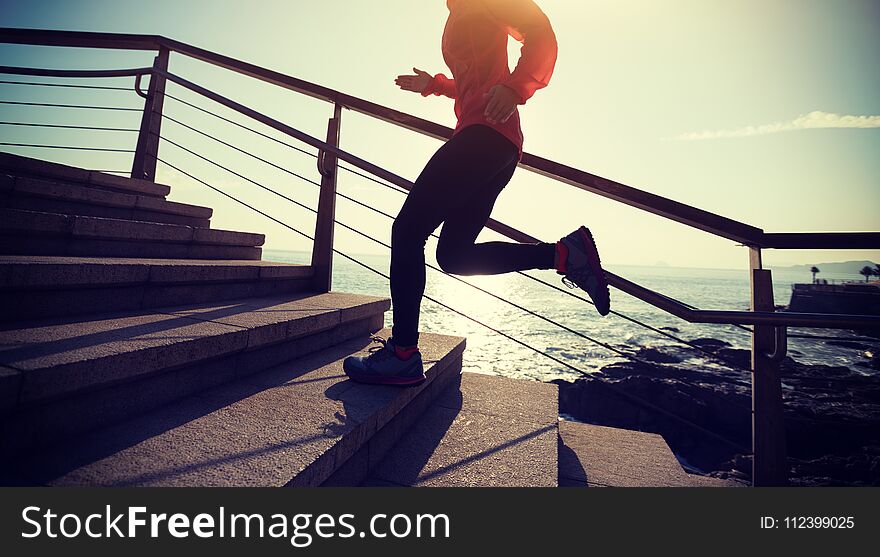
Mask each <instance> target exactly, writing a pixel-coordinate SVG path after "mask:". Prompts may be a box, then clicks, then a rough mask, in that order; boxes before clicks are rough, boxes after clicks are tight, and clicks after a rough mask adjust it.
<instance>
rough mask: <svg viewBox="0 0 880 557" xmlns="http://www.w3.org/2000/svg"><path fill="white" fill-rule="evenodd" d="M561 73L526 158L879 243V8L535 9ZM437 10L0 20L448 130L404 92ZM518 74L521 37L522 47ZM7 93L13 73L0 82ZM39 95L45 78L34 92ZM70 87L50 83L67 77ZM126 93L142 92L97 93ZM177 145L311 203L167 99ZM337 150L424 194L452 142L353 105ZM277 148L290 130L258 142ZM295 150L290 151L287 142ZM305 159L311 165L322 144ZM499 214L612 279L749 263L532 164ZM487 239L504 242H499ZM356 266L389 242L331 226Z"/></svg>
mask: <svg viewBox="0 0 880 557" xmlns="http://www.w3.org/2000/svg"><path fill="white" fill-rule="evenodd" d="M538 4H539V5H540V6H541V8H542V9H543V10H544V11H545V13H547V15H548V17H549V18H550V21H551V23H552V24H553V26H554V29H555V32H556V35H557V39H558V42H559V59H558V63H557V66H556V70H555V73H554V76H553V79H552V81H551V83H550V86H549V87H547V88H546V89H544V90H541V91H539V92H538V93H537V94H536V95H535V97H533V98H532V99H531V100H530V101H529V102H528V103H527V104H526V105H525V106H524V107H521V114H522V122H523V130H524V135H525V150H526V151H527V152H530V153H534V154H537V155H541V156H543V157H547V158H550V159H553V160H556V161H559V162H562V163H565V164H567V165H569V166H573V167H576V168H579V169H582V170H585V171H587V172H590V173H593V174H597V175H599V176H603V177H605V178H609V179H612V180H616V181H619V182H622V183H624V184H627V185H629V186H633V187H636V188H639V189H643V190H646V191H650V192H652V193H655V194H658V195H661V196H664V197H668V198H671V199H675V200H677V201H680V202H683V203H686V204H689V205H693V206H696V207H699V208H702V209H705V210H708V211H711V212H714V213H717V214H720V215H723V216H726V217H729V218H732V219H735V220H739V221H742V222H745V223H748V224H751V225H753V226H757V227H759V228H763V229H764V230H766V231H768V232H801V231H876V230H880V216H878V208H880V156H878V155H880V73H878V72H877V71H876V55H877V53H878V52H880V1H856V0H840V1H835V2H830V1H816V0H761V1H757V0H740V1H737V2H729V1H722V0H665V1H663V2H660V1H646V0H638V1H636V0H539V1H538ZM447 13H448V12H447V8H446V5H445V2H444V1H443V0H417V1H414V0H372V1H363V0H322V1H320V2H315V1H305V0H286V1H267V0H262V1H258V0H254V1H251V2H231V1H223V0H212V1H201V0H188V1H183V0H175V1H173V2H171V1H167V0H152V1H151V2H131V1H127V0H115V1H97V0H95V1H73V0H67V1H44V0H27V1H20V2H18V1H8V0H5V1H0V25H3V26H8V27H28V28H40V29H71V30H83V31H104V32H124V33H149V34H160V35H164V36H168V37H171V38H174V39H177V40H180V41H183V42H188V43H191V44H193V45H196V46H199V47H202V48H206V49H209V50H213V51H216V52H219V53H222V54H226V55H229V56H233V57H235V58H239V59H242V60H245V61H248V62H252V63H255V64H258V65H261V66H264V67H267V68H271V69H274V70H277V71H280V72H283V73H286V74H289V75H293V76H296V77H299V78H301V79H305V80H307V81H311V82H314V83H317V84H320V85H323V86H326V87H330V88H334V89H337V90H340V91H343V92H346V93H348V94H350V95H354V96H357V97H361V98H364V99H367V100H370V101H373V102H376V103H379V104H381V105H385V106H388V107H392V108H395V109H397V110H401V111H403V112H407V113H410V114H414V115H417V116H420V117H422V118H426V119H429V120H432V121H435V122H439V123H442V124H444V125H447V126H450V127H452V126H453V125H454V115H453V113H452V101H451V100H450V99H446V98H441V97H430V98H423V97H421V96H420V95H417V94H413V93H408V92H404V91H401V90H399V89H397V88H396V86H395V85H394V78H395V77H396V76H397V75H399V74H401V73H409V72H410V70H411V68H412V67H413V66H416V67H418V68H420V69H424V70H426V71H428V72H430V73H437V72H445V73H446V74H447V75H449V72H448V69H447V68H446V67H445V65H444V63H443V59H442V56H441V53H440V36H441V33H442V30H443V26H444V23H445V19H446V16H447ZM509 53H510V63H511V66H513V65H515V63H516V60H517V59H518V56H519V44H518V43H516V42H515V41H513V40H512V39H511V41H510V45H509ZM0 59H2V60H3V62H2V63H3V64H5V65H22V66H39V67H52V68H87V69H99V68H123V67H138V66H146V65H149V64H150V63H151V59H152V55H151V54H150V53H146V52H132V51H97V50H89V49H60V48H55V47H25V46H18V45H0ZM170 71H172V72H173V73H176V74H178V75H181V76H183V77H185V78H187V79H190V80H192V81H195V82H197V83H199V84H202V85H204V86H206V87H208V88H210V89H212V90H215V91H217V92H219V93H221V94H223V95H226V96H229V97H231V98H233V99H235V100H238V101H241V102H243V103H244V104H247V105H248V106H251V107H252V108H254V109H256V110H258V111H260V112H263V113H265V114H267V115H269V116H272V117H274V118H277V119H279V120H281V121H283V122H285V123H287V124H289V125H292V126H294V127H297V128H298V129H301V130H303V131H305V132H306V133H309V134H311V135H313V136H315V137H323V136H324V135H325V133H326V123H327V119H328V118H329V117H330V116H331V114H332V106H331V105H329V104H327V103H323V102H321V101H317V100H314V99H309V98H306V97H303V96H302V95H298V94H296V93H294V92H291V91H286V90H281V89H279V88H277V87H273V86H270V85H267V84H262V83H257V82H255V81H254V80H251V79H247V78H244V77H242V76H237V75H235V74H232V73H231V72H229V71H227V70H223V69H219V68H214V67H210V66H208V65H206V64H204V63H201V62H198V61H194V60H190V59H187V58H185V57H183V56H180V55H174V54H172V57H171V64H170ZM0 79H5V80H10V79H14V78H11V77H9V76H0ZM29 79H30V80H32V81H52V80H49V79H40V78H37V79H31V78H29ZM55 81H57V80H55ZM105 84H108V85H115V86H125V87H130V86H131V84H132V80H131V79H115V80H105ZM168 91H169V93H171V94H172V95H175V96H177V97H179V98H180V99H183V100H187V101H189V102H193V103H196V104H198V105H199V106H202V107H204V108H207V109H210V110H212V111H216V112H218V113H219V114H221V115H224V116H226V117H228V118H232V119H234V120H235V121H238V122H241V123H247V124H248V125H251V126H255V127H259V126H258V125H256V124H254V123H251V122H247V119H245V118H243V117H241V116H239V115H236V114H234V113H231V112H230V111H228V110H226V109H224V108H222V107H218V106H217V105H213V104H212V103H211V102H210V101H207V100H205V99H201V98H198V97H197V96H195V95H193V94H191V93H190V92H188V91H185V90H181V88H180V87H176V86H169V89H168ZM0 99H3V100H19V101H43V102H46V101H48V102H64V103H71V102H72V101H77V102H83V103H86V104H104V105H114V106H125V107H131V108H137V107H140V106H142V100H141V99H140V98H139V97H137V96H136V95H135V94H134V93H133V92H131V91H88V90H77V89H63V88H44V87H26V86H18V85H11V84H0ZM166 114H167V115H168V116H170V117H171V118H174V119H177V120H179V121H181V122H184V123H186V124H188V125H190V126H193V127H196V128H198V129H200V130H203V131H204V132H205V133H207V134H208V136H210V137H206V136H204V135H200V134H198V133H196V132H192V131H190V130H188V129H187V128H185V127H183V126H182V125H180V124H177V123H175V122H173V121H170V120H166V121H165V123H164V124H163V129H162V133H163V136H166V137H167V138H168V139H170V140H171V141H174V142H176V143H178V144H179V145H182V146H184V147H186V148H189V149H190V150H192V151H196V152H198V153H199V154H201V155H203V156H205V157H207V158H209V159H212V160H214V161H217V162H220V163H222V164H224V165H225V166H228V167H230V168H232V169H234V170H236V171H237V172H238V173H239V174H241V175H244V176H246V177H248V178H250V179H252V180H254V181H256V182H259V183H260V184H263V185H267V186H269V187H272V188H273V189H277V190H279V191H282V192H283V193H284V194H285V195H286V196H287V197H290V198H292V199H295V200H297V201H300V202H301V203H303V204H305V205H309V206H312V207H314V206H315V205H316V200H317V188H316V187H315V186H314V185H311V184H308V183H306V182H302V181H300V180H298V179H296V178H294V177H293V176H291V175H290V174H289V173H287V172H282V171H280V170H278V169H277V168H274V167H272V166H270V165H266V164H265V163H262V162H260V161H257V160H256V159H254V158H252V157H249V156H247V155H245V154H242V153H239V152H236V151H234V150H231V149H230V148H228V147H225V146H223V145H221V144H219V143H217V142H216V141H214V140H213V139H211V137H214V138H219V139H222V140H224V141H226V142H228V143H232V144H234V145H237V146H240V147H241V148H243V149H244V150H245V151H246V152H248V153H251V154H256V155H258V156H260V157H262V158H265V159H268V160H271V161H273V162H275V163H276V164H278V165H280V166H282V167H284V168H285V169H287V170H289V171H292V172H296V173H299V174H302V175H304V176H306V177H308V178H309V179H311V180H317V179H318V175H317V172H316V170H315V162H314V159H313V158H311V157H309V156H307V155H303V154H301V153H299V152H297V151H295V150H293V149H290V148H288V147H285V146H281V145H278V144H277V143H274V142H272V141H270V140H267V139H264V138H260V137H257V136H255V135H253V134H251V133H249V132H246V131H243V130H241V129H240V128H237V127H235V126H233V125H230V124H227V123H224V122H221V121H219V120H217V119H216V118H213V117H211V116H208V115H206V114H204V113H201V112H199V111H197V110H195V109H192V108H190V107H187V106H186V105H183V104H181V103H179V102H176V101H174V102H172V101H170V100H169V102H168V103H166ZM139 118H140V115H139V114H138V113H137V112H125V111H85V110H75V109H74V110H65V109H58V108H36V107H31V108H29V107H22V106H16V105H0V120H2V121H4V122H9V121H18V122H24V121H39V122H51V123H70V124H83V123H86V122H88V123H89V125H98V126H103V127H106V126H113V127H127V128H132V127H133V128H136V127H137V125H138V123H139ZM342 119H343V122H342V147H343V148H344V149H346V150H348V151H349V152H351V153H353V154H356V155H358V156H360V157H362V158H364V159H367V160H369V161H371V162H374V163H376V164H379V165H381V166H384V167H386V168H388V169H389V170H391V171H393V172H395V173H397V174H399V175H402V176H404V177H406V178H408V179H410V180H414V179H415V178H416V177H417V176H418V173H419V171H420V170H421V168H422V167H423V166H424V164H425V162H427V160H428V158H429V157H430V156H431V154H432V153H433V152H434V150H436V149H437V147H439V145H440V142H439V141H437V140H434V139H431V138H427V137H424V136H420V135H418V134H414V133H412V132H408V131H406V130H402V129H400V128H396V127H394V126H392V125H390V124H386V123H382V122H378V121H375V120H372V119H370V118H368V117H366V116H363V115H359V114H355V113H352V112H349V111H344V112H343V117H342ZM260 129H261V130H263V131H264V132H265V133H268V134H269V135H271V136H273V137H277V138H280V137H282V136H280V135H279V134H277V133H275V132H274V131H270V130H268V129H266V128H262V127H260ZM0 134H2V138H3V139H2V141H4V142H31V143H47V144H60V145H89V146H100V147H122V148H133V146H134V142H135V139H136V136H135V134H133V133H131V132H106V131H105V132H99V131H95V132H71V131H70V130H46V129H36V128H24V127H16V126H9V125H0ZM284 140H285V141H288V142H290V141H292V140H289V139H287V138H284ZM2 148H3V149H4V150H10V151H14V152H18V153H22V154H28V155H30V156H38V157H41V158H47V159H51V160H58V161H61V162H68V163H71V164H77V165H80V166H87V167H91V168H99V169H103V170H124V169H127V168H129V167H130V158H131V155H130V154H128V153H89V152H82V151H56V150H46V149H39V150H37V149H28V148H13V147H2ZM306 150H307V151H310V152H313V151H314V150H313V149H311V148H307V149H306ZM160 157H161V158H163V159H164V160H167V161H168V162H170V163H172V164H174V165H175V166H178V167H179V168H181V169H183V170H185V171H187V172H189V173H191V174H193V175H196V176H198V177H200V178H202V179H204V180H205V181H207V182H209V183H210V184H211V185H214V186H216V187H219V188H221V189H223V190H224V191H227V192H229V193H231V194H234V195H236V196H239V197H240V198H241V199H243V200H246V201H247V202H248V203H250V204H252V205H255V206H257V207H260V208H261V209H263V210H264V211H266V212H268V213H270V214H272V215H273V216H274V217H276V218H278V219H279V220H283V221H284V222H287V223H289V224H290V225H291V226H294V227H296V228H298V229H301V230H302V231H304V232H306V233H309V234H311V233H312V231H313V228H314V216H313V215H312V214H311V213H309V212H308V211H307V210H304V209H302V208H300V207H298V206H296V205H295V204H292V203H289V202H287V201H284V200H281V199H279V198H278V197H277V196H274V195H273V194H271V193H269V192H267V191H265V190H261V189H260V188H259V186H256V185H255V184H253V183H251V182H248V181H247V180H244V179H242V178H240V177H237V176H235V175H233V174H230V173H229V172H227V171H225V170H223V169H221V168H219V167H217V166H215V165H212V164H210V163H207V162H205V161H203V160H201V159H199V158H197V157H196V156H194V155H192V154H190V153H188V152H186V151H185V150H183V149H181V148H180V147H177V146H175V145H173V144H171V143H167V142H166V143H163V145H162V147H161V150H160ZM158 180H159V181H160V182H164V183H167V184H169V185H171V186H172V193H171V196H170V199H172V200H176V201H181V202H186V203H194V204H199V205H207V206H211V207H213V208H214V209H215V217H214V219H213V221H212V222H213V226H215V227H217V228H226V229H233V230H248V231H258V232H264V233H266V234H267V243H266V247H267V248H274V249H310V245H311V244H310V242H309V241H308V240H305V239H303V238H302V237H301V236H298V235H297V234H295V233H293V232H291V231H289V230H287V229H286V228H284V227H282V226H279V225H277V224H275V223H273V222H271V221H268V220H266V219H265V218H263V217H261V216H259V215H256V214H254V213H253V212H251V211H250V210H249V209H247V208H244V207H241V206H239V205H237V204H236V203H235V202H233V201H231V200H229V199H227V198H225V197H223V196H221V195H219V194H217V193H215V192H213V191H212V190H210V189H208V188H206V187H204V186H202V185H200V184H199V183H197V182H194V181H193V180H191V179H189V178H187V177H186V176H183V175H182V174H180V173H178V172H176V171H174V170H173V169H171V168H170V167H168V166H166V165H164V164H160V167H159V176H158ZM339 191H340V192H342V193H344V194H346V195H349V196H352V197H354V198H356V199H358V200H359V201H362V202H365V203H369V204H370V205H372V206H374V207H376V208H378V209H380V210H382V211H384V212H386V213H389V214H392V215H393V214H396V212H397V210H399V207H400V204H401V203H402V200H403V197H402V195H399V194H397V193H395V192H392V191H389V190H387V189H385V188H383V187H382V186H379V185H376V184H374V183H372V182H370V181H366V180H364V179H362V178H359V177H357V176H354V175H351V174H348V173H343V174H341V175H340V183H339ZM337 210H338V218H339V220H340V221H342V222H344V223H346V224H348V225H350V226H352V227H353V228H355V229H357V230H362V231H364V232H366V233H368V234H370V235H373V236H375V237H377V238H378V239H380V240H381V241H383V242H386V243H387V242H388V241H389V237H390V219H388V218H386V217H383V216H381V215H376V214H374V213H371V212H370V211H368V210H366V209H363V208H361V207H358V206H357V205H355V204H353V203H351V202H349V201H347V200H344V199H340V200H339V203H338V209H337ZM493 217H494V218H496V219H497V220H500V221H502V222H504V223H507V224H510V225H512V226H514V227H516V228H518V229H520V230H522V231H524V232H527V233H529V234H531V235H532V236H535V237H539V238H542V239H546V240H548V241H555V240H556V239H558V238H559V237H561V236H563V235H565V234H567V233H568V232H570V231H571V230H573V229H574V228H576V227H577V226H579V225H581V224H586V225H587V226H589V227H590V228H591V230H592V231H593V233H594V235H595V237H596V239H597V242H598V244H599V247H600V250H601V251H602V256H603V261H605V262H607V263H609V264H618V265H653V264H656V263H659V262H663V263H666V264H670V265H674V266H689V267H709V268H737V269H745V268H747V265H748V253H747V250H746V249H745V248H743V247H741V246H737V245H736V244H735V243H733V242H731V241H729V240H725V239H721V238H717V237H714V236H712V235H710V234H707V233H704V232H701V231H698V230H695V229H693V228H690V227H688V226H685V225H681V224H678V223H674V222H671V221H667V220H665V219H663V218H661V217H656V216H653V215H651V214H648V213H645V212H643V211H640V210H638V209H634V208H630V207H626V206H623V205H620V204H618V203H615V202H613V201H610V200H607V199H604V198H602V197H599V196H596V195H593V194H590V193H587V192H584V191H579V190H576V189H574V188H571V187H570V186H566V185H564V184H561V183H558V182H554V181H552V180H550V179H548V178H544V177H540V176H537V175H534V174H531V173H529V172H528V171H526V170H524V169H519V170H518V171H517V173H516V174H515V176H514V178H513V180H512V182H511V183H510V185H508V186H507V188H506V189H505V191H504V192H503V193H502V195H501V197H500V198H499V201H498V203H497V204H496V207H495V212H494V213H493ZM481 238H483V239H495V238H497V237H496V236H495V235H494V234H493V233H491V232H489V231H486V232H484V235H483V236H482V237H481ZM336 243H337V246H338V247H339V248H340V249H342V250H344V251H346V252H350V253H367V252H370V253H379V252H382V251H384V249H385V248H383V247H381V246H379V245H377V244H374V243H372V242H370V241H369V240H366V239H364V238H361V237H359V236H357V235H356V234H355V233H352V232H350V231H348V230H345V229H341V228H338V229H337V232H336ZM764 259H765V263H766V264H768V265H771V266H772V265H792V264H803V263H806V264H814V263H816V264H818V263H822V262H826V261H847V260H861V259H870V260H873V261H880V251H878V250H874V251H852V250H846V251H822V252H816V251H793V250H784V251H777V250H766V251H765V254H764Z"/></svg>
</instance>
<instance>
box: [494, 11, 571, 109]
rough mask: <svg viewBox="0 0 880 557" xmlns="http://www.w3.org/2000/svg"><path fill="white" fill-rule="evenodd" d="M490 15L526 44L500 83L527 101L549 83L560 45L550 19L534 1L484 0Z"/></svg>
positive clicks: (521, 99)
mask: <svg viewBox="0 0 880 557" xmlns="http://www.w3.org/2000/svg"><path fill="white" fill-rule="evenodd" d="M482 1H483V3H484V4H485V6H486V9H487V10H488V12H489V14H490V15H491V16H492V17H494V18H495V19H496V20H497V21H498V22H499V23H500V24H501V25H503V26H505V27H506V28H507V32H508V34H510V35H511V36H512V37H513V38H515V39H516V40H518V41H520V42H522V43H523V46H522V49H521V50H520V58H519V62H518V63H517V65H516V68H515V69H514V70H513V73H511V74H510V77H508V78H506V79H505V80H503V81H502V82H501V85H505V86H507V87H509V88H510V89H511V90H513V91H514V92H515V93H516V94H517V96H518V97H519V100H520V102H519V104H525V102H526V101H527V100H529V99H530V98H531V97H532V95H534V94H535V91H537V90H538V89H542V88H544V87H546V86H547V84H548V83H550V77H551V76H552V75H553V68H554V66H555V65H556V55H557V52H558V47H557V44H556V34H555V33H554V32H553V27H551V25H550V20H549V19H547V16H546V15H544V12H542V11H541V9H540V8H539V7H538V6H537V4H535V2H534V1H533V0H482Z"/></svg>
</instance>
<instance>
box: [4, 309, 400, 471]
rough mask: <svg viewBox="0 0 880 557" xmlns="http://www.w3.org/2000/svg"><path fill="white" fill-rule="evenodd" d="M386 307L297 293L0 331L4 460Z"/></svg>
mask: <svg viewBox="0 0 880 557" xmlns="http://www.w3.org/2000/svg"><path fill="white" fill-rule="evenodd" d="M389 306H390V302H389V300H387V299H384V298H376V297H372V296H360V295H353V294H340V293H327V294H293V295H285V296H281V297H271V298H250V299H246V300H241V301H236V302H215V303H212V304H191V305H184V306H177V307H171V308H163V309H159V310H152V311H142V312H126V313H120V314H109V315H101V316H94V317H92V318H90V319H89V320H80V319H76V318H73V319H71V318H68V319H52V320H44V321H35V322H31V323H24V324H16V325H15V328H14V329H7V330H2V331H0V404H2V406H0V416H5V417H4V418H3V419H2V425H0V435H2V437H0V455H4V454H11V453H14V452H16V451H19V450H21V449H23V448H26V447H28V446H31V445H35V444H47V443H52V442H55V441H57V440H58V439H61V438H65V437H67V436H69V435H73V434H76V433H79V432H83V431H87V430H89V429H94V428H96V427H100V426H103V425H107V424H110V423H114V422H116V421H119V420H121V419H123V418H125V417H130V416H134V415H138V414H140V413H143V412H145V411H148V410H151V409H154V408H156V407H158V406H160V405H163V404H166V403H168V402H170V401H173V400H175V399H178V398H180V397H183V396H187V395H190V394H192V393H195V392H198V391H201V390H205V389H207V388H210V387H213V386H216V385H218V384H221V383H225V382H228V381H232V380H234V379H237V378H242V377H245V376H247V375H250V374H253V373H255V372H258V371H261V370H264V369H267V368H269V367H272V366H275V365H278V364H280V363H282V362H286V361H288V360H291V359H293V358H297V357H300V356H302V355H303V354H307V353H311V352H314V351H316V350H320V349H323V348H327V347H328V346H332V345H334V344H336V343H338V342H341V341H343V340H346V339H349V338H352V337H353V336H362V335H365V334H367V333H368V332H369V331H375V330H378V329H380V328H381V327H382V325H383V318H384V315H383V314H384V312H385V311H386V310H387V309H388V308H389Z"/></svg>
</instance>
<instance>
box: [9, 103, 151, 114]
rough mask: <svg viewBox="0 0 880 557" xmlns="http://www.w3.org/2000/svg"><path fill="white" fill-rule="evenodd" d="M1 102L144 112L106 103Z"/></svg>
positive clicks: (141, 109)
mask: <svg viewBox="0 0 880 557" xmlns="http://www.w3.org/2000/svg"><path fill="white" fill-rule="evenodd" d="M0 104H14V105H21V106H48V107H53V108H85V109H89V110H122V111H126V112H143V110H144V109H143V108H129V107H127V106H106V105H88V104H60V103H35V102H25V101H6V100H0Z"/></svg>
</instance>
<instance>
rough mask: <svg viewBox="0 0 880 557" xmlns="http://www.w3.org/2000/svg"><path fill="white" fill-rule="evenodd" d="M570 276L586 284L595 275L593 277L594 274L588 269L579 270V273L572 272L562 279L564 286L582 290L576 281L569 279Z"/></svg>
mask: <svg viewBox="0 0 880 557" xmlns="http://www.w3.org/2000/svg"><path fill="white" fill-rule="evenodd" d="M569 276H572V277H574V279H575V280H577V281H579V282H584V283H586V282H587V281H588V280H589V279H590V278H592V277H593V276H594V275H593V272H592V271H591V270H590V269H587V268H584V269H579V270H577V271H572V272H569V273H566V275H565V276H564V277H562V284H564V285H565V286H567V287H569V288H571V289H575V288H580V287H579V286H578V285H577V283H576V282H575V281H573V280H571V279H570V278H568V277H569Z"/></svg>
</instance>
